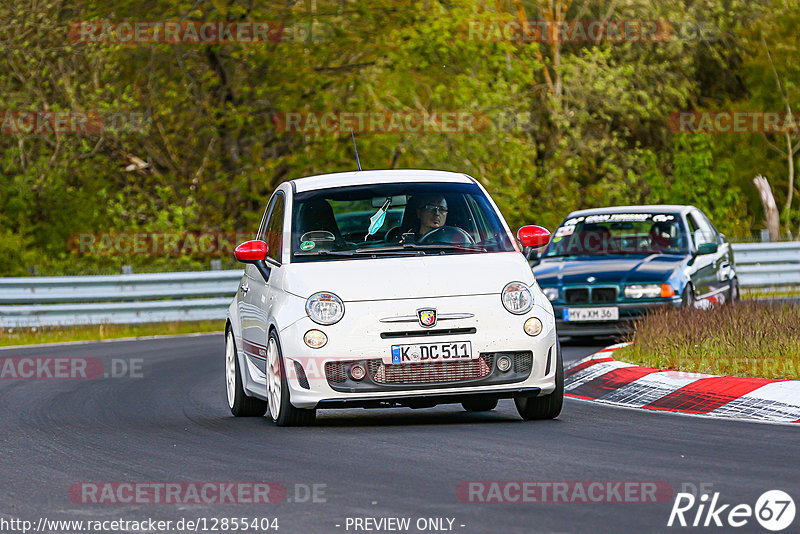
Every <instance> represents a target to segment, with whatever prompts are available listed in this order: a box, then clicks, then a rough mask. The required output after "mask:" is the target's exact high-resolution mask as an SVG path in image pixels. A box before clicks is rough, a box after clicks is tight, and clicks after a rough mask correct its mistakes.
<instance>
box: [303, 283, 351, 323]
mask: <svg viewBox="0 0 800 534" xmlns="http://www.w3.org/2000/svg"><path fill="white" fill-rule="evenodd" d="M306 313H307V314H308V316H309V317H310V318H311V320H312V321H314V322H315V323H317V324H323V325H331V324H335V323H338V322H339V320H341V318H342V317H344V303H343V302H342V299H340V298H339V297H337V296H336V295H334V294H333V293H328V292H327V291H320V292H319V293H314V294H313V295H311V296H310V297H308V300H307V301H306Z"/></svg>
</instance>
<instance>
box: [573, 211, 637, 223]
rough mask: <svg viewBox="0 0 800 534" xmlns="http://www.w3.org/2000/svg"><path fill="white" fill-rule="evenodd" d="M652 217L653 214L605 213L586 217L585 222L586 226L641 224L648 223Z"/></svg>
mask: <svg viewBox="0 0 800 534" xmlns="http://www.w3.org/2000/svg"><path fill="white" fill-rule="evenodd" d="M652 216H653V214H652V213H603V214H598V215H589V216H587V217H586V220H585V222H586V224H592V223H601V222H640V221H646V220H648V219H650V217H652Z"/></svg>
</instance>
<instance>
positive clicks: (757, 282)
mask: <svg viewBox="0 0 800 534" xmlns="http://www.w3.org/2000/svg"><path fill="white" fill-rule="evenodd" d="M731 246H732V247H733V255H734V260H735V261H736V272H737V273H738V275H739V284H740V286H741V287H743V288H755V287H770V286H791V285H800V241H790V242H785V243H733V244H732V245H731Z"/></svg>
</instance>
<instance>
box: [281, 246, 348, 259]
mask: <svg viewBox="0 0 800 534" xmlns="http://www.w3.org/2000/svg"><path fill="white" fill-rule="evenodd" d="M355 254H356V252H355V251H354V250H328V249H324V248H323V249H320V250H301V251H299V252H295V253H294V255H295V256H347V257H350V256H355Z"/></svg>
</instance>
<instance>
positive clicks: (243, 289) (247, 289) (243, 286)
mask: <svg viewBox="0 0 800 534" xmlns="http://www.w3.org/2000/svg"><path fill="white" fill-rule="evenodd" d="M240 289H241V290H242V294H243V295H247V292H248V291H250V286H249V285H247V284H242V287H241V288H240Z"/></svg>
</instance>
